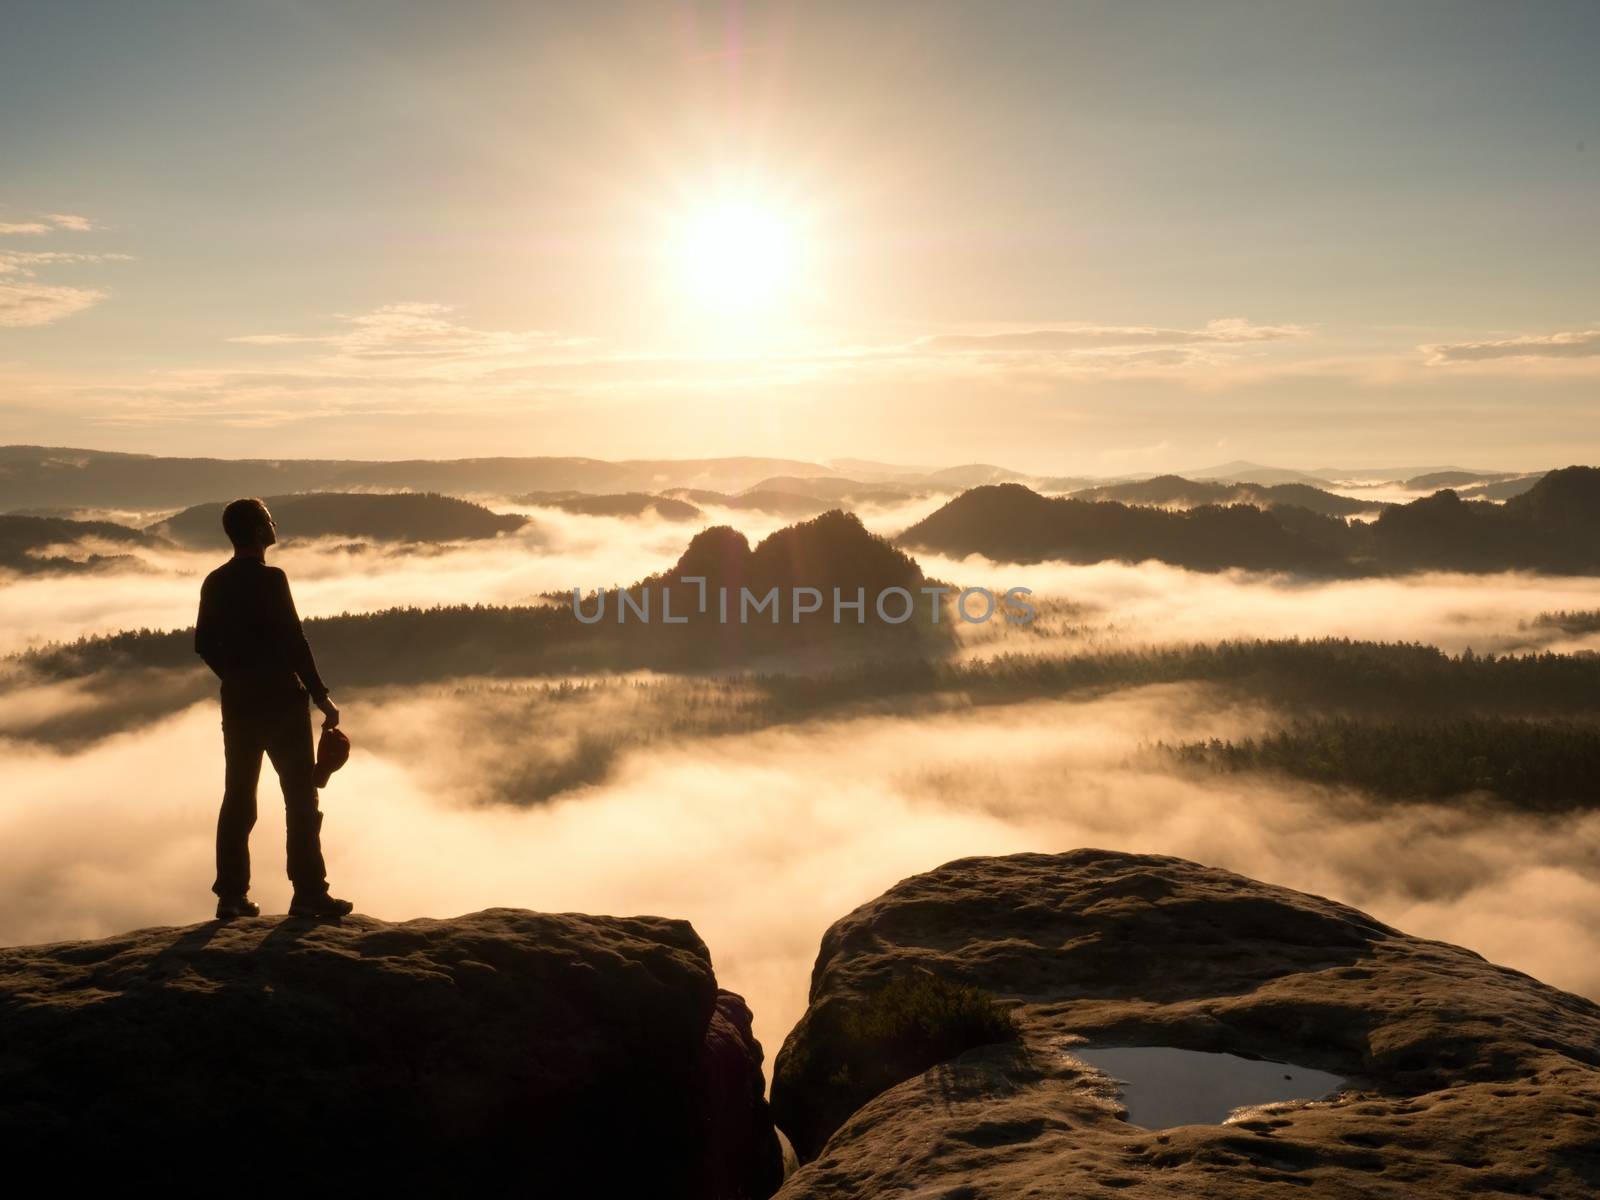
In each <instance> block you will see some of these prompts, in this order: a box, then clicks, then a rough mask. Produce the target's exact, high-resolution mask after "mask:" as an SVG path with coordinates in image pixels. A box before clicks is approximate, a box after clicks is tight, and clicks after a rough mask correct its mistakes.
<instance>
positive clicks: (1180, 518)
mask: <svg viewBox="0 0 1600 1200" xmlns="http://www.w3.org/2000/svg"><path fill="white" fill-rule="evenodd" d="M897 541H898V542H899V544H900V545H902V546H905V547H908V548H910V549H914V550H928V551H933V552H936V553H941V554H949V555H957V556H964V555H968V554H981V555H983V556H985V557H987V558H992V559H998V560H1006V561H1012V562H1042V561H1046V560H1052V559H1054V560H1062V561H1067V562H1082V563H1088V562H1101V561H1106V560H1119V561H1124V562H1140V561H1144V560H1149V559H1154V560H1156V561H1158V562H1165V563H1172V564H1174V565H1176V566H1182V567H1188V568H1191V569H1194V570H1203V571H1214V570H1223V569H1226V568H1229V567H1240V568H1246V569H1257V570H1278V571H1297V572H1307V573H1320V574H1334V575H1364V574H1398V573H1403V572H1407V571H1416V570H1430V569H1431V570H1456V571H1475V572H1484V571H1506V570H1534V571H1548V572H1555V573H1569V574H1579V573H1590V572H1600V469H1597V468H1595V467H1582V466H1573V467H1566V468H1563V469H1562V470H1558V471H1551V472H1550V473H1549V474H1547V475H1545V476H1544V477H1543V478H1542V479H1540V480H1539V482H1538V483H1536V484H1535V485H1534V486H1533V487H1531V488H1529V489H1528V490H1527V491H1526V492H1524V493H1522V494H1521V495H1518V496H1513V497H1512V498H1511V499H1509V500H1507V501H1506V502H1505V504H1503V505H1497V504H1492V503H1489V502H1487V501H1475V500H1463V499H1462V498H1461V497H1460V496H1459V495H1457V494H1456V493H1455V492H1453V491H1449V490H1445V491H1440V492H1436V493H1435V494H1434V495H1432V496H1428V497H1425V498H1423V499H1421V500H1414V501H1412V502H1411V503H1409V504H1396V505H1391V506H1389V507H1388V508H1386V509H1384V511H1383V512H1382V514H1381V515H1380V516H1379V517H1378V519H1377V520H1376V521H1374V522H1372V523H1370V524H1368V523H1364V522H1361V521H1347V520H1342V519H1340V518H1338V517H1329V516H1323V515H1320V514H1317V513H1314V512H1311V511H1309V510H1307V509H1305V508H1302V507H1299V506H1293V505H1277V506H1273V507H1270V508H1267V509H1260V508H1257V507H1255V506H1253V505H1248V506H1247V505H1237V504H1236V505H1232V506H1229V507H1220V506H1216V505H1203V506H1201V507H1198V508H1192V509H1189V510H1187V511H1183V512H1173V511H1168V510H1164V509H1157V508H1148V507H1136V506H1133V505H1127V504H1122V503H1120V502H1117V501H1111V500H1103V501H1089V500H1083V499H1078V498H1076V497H1066V498H1052V497H1046V496H1041V495H1039V494H1037V493H1036V492H1033V491H1030V490H1029V489H1028V488H1025V487H1023V486H1021V485H1020V484H1015V483H1007V484H999V485H996V486H992V487H979V488H973V489H972V490H971V491H969V492H965V493H963V494H962V495H960V496H958V497H956V498H955V499H954V500H952V501H950V503H949V504H946V505H945V506H944V507H943V508H941V509H939V510H938V511H937V512H934V513H932V514H931V515H929V516H928V517H927V518H925V519H924V520H922V521H920V522H918V523H917V524H916V525H913V526H912V527H911V528H910V529H907V530H906V531H905V532H904V533H902V534H901V535H900V536H899V538H898V539H897Z"/></svg>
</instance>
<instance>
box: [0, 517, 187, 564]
mask: <svg viewBox="0 0 1600 1200" xmlns="http://www.w3.org/2000/svg"><path fill="white" fill-rule="evenodd" d="M167 544H168V543H167V541H166V539H165V538H162V537H159V536H156V535H155V534H151V533H147V532H145V531H144V530H140V529H133V528H130V527H129V526H127V525H118V524H116V523H115V522H112V521H72V520H68V519H67V518H65V517H33V516H22V515H18V514H5V515H0V569H5V570H10V571H17V572H19V573H22V574H26V575H36V574H43V573H47V572H52V571H54V572H78V571H94V570H102V569H105V568H108V567H126V566H130V565H133V564H135V563H136V562H137V561H138V560H137V558H136V557H134V556H133V555H131V554H130V553H128V552H129V551H132V550H135V549H142V548H154V547H159V546H164V545H167ZM107 550H109V551H110V553H107V552H106V551H107Z"/></svg>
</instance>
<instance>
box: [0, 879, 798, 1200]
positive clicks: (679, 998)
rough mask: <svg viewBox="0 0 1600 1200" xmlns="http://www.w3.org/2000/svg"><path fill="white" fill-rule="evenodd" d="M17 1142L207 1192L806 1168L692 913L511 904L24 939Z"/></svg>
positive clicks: (16, 1156) (749, 1192)
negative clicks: (786, 1155) (436, 913)
mask: <svg viewBox="0 0 1600 1200" xmlns="http://www.w3.org/2000/svg"><path fill="white" fill-rule="evenodd" d="M0 1152H3V1153H4V1154H5V1156H6V1158H7V1160H8V1161H12V1162H14V1163H15V1162H21V1161H24V1159H23V1158H22V1157H21V1156H23V1155H26V1156H27V1160H29V1161H35V1162H49V1163H53V1164H55V1165H56V1166H57V1167H59V1169H61V1170H62V1171H69V1172H71V1173H72V1177H73V1178H74V1181H75V1182H78V1183H82V1182H84V1181H85V1180H86V1179H90V1178H102V1179H103V1178H106V1177H114V1178H116V1179H119V1180H120V1181H121V1182H123V1183H124V1184H132V1183H134V1182H151V1181H161V1180H166V1181H169V1182H171V1183H173V1184H174V1185H177V1186H178V1187H179V1188H180V1189H181V1190H182V1191H184V1192H188V1191H191V1190H200V1189H204V1190H207V1191H221V1192H224V1193H235V1192H239V1191H241V1190H243V1191H245V1192H256V1191H258V1190H261V1189H262V1188H263V1187H264V1186H265V1185H267V1184H274V1185H281V1184H288V1185H289V1186H292V1187H293V1188H294V1192H295V1194H322V1193H324V1192H325V1191H331V1190H332V1189H333V1188H334V1187H335V1186H341V1187H343V1186H350V1185H361V1186H364V1187H370V1186H372V1185H375V1184H376V1185H380V1186H384V1185H396V1186H401V1187H404V1188H405V1189H406V1191H405V1192H404V1193H403V1194H416V1192H417V1189H419V1188H423V1187H428V1188H443V1189H444V1192H445V1194H462V1193H463V1189H465V1188H469V1187H478V1186H487V1185H489V1184H490V1183H491V1182H495V1181H498V1182H499V1183H500V1184H501V1185H505V1184H508V1183H509V1184H511V1185H513V1186H514V1187H515V1189H516V1191H517V1193H518V1194H526V1195H550V1196H579V1195H585V1196H599V1195H638V1196H647V1195H648V1196H666V1197H685V1198H690V1197H692V1198H694V1200H707V1198H709V1200H721V1198H727V1200H742V1198H745V1197H752V1198H754V1197H765V1196H769V1195H771V1194H772V1192H773V1191H774V1190H775V1189H776V1188H777V1186H778V1184H779V1183H780V1182H781V1178H782V1159H781V1152H780V1149H779V1142H778V1139H777V1135H776V1132H775V1131H774V1129H773V1126H772V1121H771V1117H770V1113H769V1111H768V1108H767V1105H766V1102H765V1100H764V1099H763V1079H762V1073H761V1047H760V1045H759V1044H758V1043H757V1042H756V1040H755V1038H754V1037H753V1036H752V1035H751V1032H750V1013H749V1010H748V1009H747V1008H746V1007H745V1005H744V1002H743V1001H742V1000H740V998H739V997H738V996H735V995H733V994H732V993H730V992H726V991H720V990H719V989H718V987H717V983H716V978H715V976H714V975H713V973H712V969H711V959H710V955H709V954H708V953H707V951H706V947H705V945H704V944H703V943H702V942H701V940H700V938H699V937H698V936H697V935H696V934H695V931H694V930H693V928H691V927H690V925H689V924H688V923H687V922H685V921H675V920H667V919H664V918H660V917H626V918H624V917H597V916H585V915H581V914H572V913H561V914H550V913H534V912H526V911H522V910H518V909H509V908H495V909H488V910H486V911H484V912H479V913H473V914H470V915H468V916H462V917H455V918H452V919H448V920H418V921H407V922H405V923H403V924H390V923H387V922H384V921H378V920H374V919H372V918H370V917H361V916H355V917H348V918H346V919H344V920H343V921H340V922H328V923H318V922H311V921H301V920H292V919H284V918H257V919H254V920H242V921H235V922H231V923H220V922H210V923H207V924H204V925H192V926H188V927H186V928H163V929H144V930H139V931H137V932H133V933H128V934H124V935H122V936H119V937H113V938H107V939H104V940H102V941H84V942H62V943H57V944H54V945H47V946H23V947H8V948H5V949H0ZM40 1156H43V1157H40ZM356 1194H359V1193H356Z"/></svg>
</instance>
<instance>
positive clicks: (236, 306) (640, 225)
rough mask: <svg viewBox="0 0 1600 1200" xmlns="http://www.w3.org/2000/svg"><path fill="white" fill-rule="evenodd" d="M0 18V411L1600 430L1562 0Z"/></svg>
mask: <svg viewBox="0 0 1600 1200" xmlns="http://www.w3.org/2000/svg"><path fill="white" fill-rule="evenodd" d="M0 20H3V22H4V24H5V36H4V37H3V38H0V111H3V112H4V113H5V114H6V119H5V121H4V122H0V440H4V441H32V442H48V443H52V444H70V445H86V446H94V447H103V448H115V449H134V450H142V451H148V452H164V453H210V454H219V455H229V456H232V455H247V454H267V455H278V454H340V455H351V456H359V457H388V456H415V455H424V454H439V455H445V454H449V455H457V454H461V455H466V454H488V453H528V454H537V453H555V454H564V453H574V454H589V455H594V456H597V457H627V456H694V455H701V454H727V453H764V454H789V455H793V456H796V457H806V458H826V457H831V456H837V455H857V456H862V457H873V458H882V459H889V460H911V461H918V462H953V461H962V460H969V459H974V458H983V459H988V460H992V461H1001V462H1005V463H1009V464H1013V465H1017V466H1020V467H1023V468H1028V469H1037V470H1049V471H1055V472H1069V471H1087V472H1096V473H1100V472H1113V471H1121V470H1158V469H1171V468H1181V467H1182V466H1184V465H1190V466H1195V465H1200V464H1201V463H1203V462H1208V461H1213V460H1217V459H1223V458H1235V457H1250V458H1256V459H1269V460H1273V461H1278V462H1285V463H1297V464H1302V465H1312V464H1313V463H1316V464H1322V463H1326V462H1328V461H1329V460H1339V461H1343V462H1348V463H1350V464H1352V465H1361V464H1373V463H1384V462H1417V463H1421V462H1445V461H1457V462H1467V463H1468V465H1485V466H1507V467H1536V466H1544V465H1557V464H1559V463H1564V462H1567V461H1594V460H1595V458H1596V457H1597V456H1596V453H1595V451H1596V446H1595V437H1596V434H1597V432H1600V422H1597V420H1596V416H1597V412H1600V408H1597V405H1596V384H1597V382H1600V295H1597V291H1600V289H1597V284H1600V82H1597V80H1600V72H1597V71H1595V70H1594V67H1593V64H1594V62H1595V61H1596V56H1597V53H1600V5H1596V4H1593V3H1553V2H1552V3H1546V2H1542V0H1531V2H1528V3H1519V4H1506V3H1472V2H1468V0H1461V2H1455V3H1433V2H1426V0H1408V2H1406V3H1398V4H1396V3H1387V4H1362V3H1337V4H1335V3H1294V2H1289V0H1280V2H1274V3H1265V2H1263V3H1248V4H1247V3H1120V4H1110V3H1106V4H1101V3H1071V2H1068V0H1057V2H1053V3H1039V4H1032V3H1021V2H1008V3H989V4H980V3H926V2H923V3H910V2H907V3H890V2H887V0H885V2H883V3H873V4H864V5H863V4H844V3H839V4H834V3H816V2H812V3H787V4H734V3H726V2H724V3H715V4H685V3H676V2H672V0H661V2H659V3H641V4H620V3H618V4H608V3H591V4H583V5H556V4H547V5H536V4H509V3H508V4H500V3H485V2H481V0H480V2H470V0H469V2H465V3H454V4H450V5H437V4H419V3H409V2H397V0H389V2H379V0H359V2H337V0H336V2H334V3H317V4H311V3H288V2H261V3H232V2H228V0H220V2H219V0H206V2H204V3H198V2H197V3H176V2H165V0H146V2H143V3H138V4H127V3H77V2H73V0H51V2H48V3H33V2H28V0H24V2H21V3H13V4H11V5H8V6H7V7H6V8H5V10H4V14H3V16H0ZM731 194H736V195H737V196H738V197H740V198H741V199H740V203H745V202H746V201H747V200H748V201H749V202H750V203H751V204H753V205H755V206H756V207H758V208H759V209H761V211H763V212H768V213H771V214H774V227H775V228H776V227H779V226H781V227H782V229H783V230H785V231H786V232H785V233H784V234H783V236H784V237H786V238H787V239H788V240H789V242H790V243H791V244H790V245H788V246H787V247H786V257H785V259H784V261H785V262H786V263H789V262H790V261H791V260H792V267H790V268H787V269H789V270H790V274H791V276H792V277H790V278H787V279H784V280H783V281H782V286H781V287H778V288H777V289H776V294H774V295H772V296H767V297H763V301H762V303H761V304H760V305H757V306H753V307H751V308H749V309H748V310H747V309H745V308H737V309H735V308H731V307H729V306H728V305H727V304H725V303H724V304H722V305H720V306H719V305H707V304H705V303H703V302H702V300H703V298H702V297H696V296H693V295H690V294H689V293H687V292H686V291H685V289H684V288H683V287H682V286H681V284H682V279H681V276H682V274H683V271H682V269H681V268H682V267H683V264H682V263H681V262H679V261H678V259H679V258H681V257H682V246H681V245H680V243H681V241H682V236H681V230H682V229H683V228H685V227H686V225H689V224H693V222H694V221H696V220H697V219H698V218H697V216H696V214H697V213H698V214H703V213H705V212H713V213H714V212H718V211H721V210H720V209H719V207H718V205H719V204H721V203H722V199H725V198H726V196H728V195H731ZM746 249H747V248H741V247H734V248H731V249H728V250H726V251H725V253H726V254H727V256H728V258H729V259H730V261H729V262H723V263H719V264H717V265H720V266H722V267H725V268H728V269H730V270H734V271H737V270H738V268H739V263H740V260H741V256H742V255H744V254H745V251H746ZM712 253H713V254H715V253H716V251H715V248H713V251H712Z"/></svg>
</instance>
